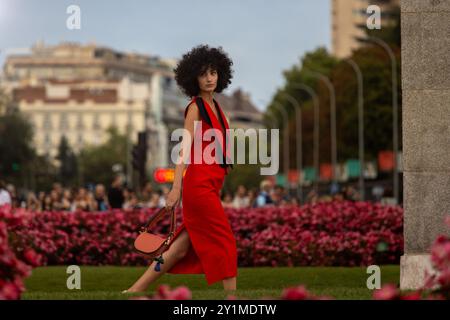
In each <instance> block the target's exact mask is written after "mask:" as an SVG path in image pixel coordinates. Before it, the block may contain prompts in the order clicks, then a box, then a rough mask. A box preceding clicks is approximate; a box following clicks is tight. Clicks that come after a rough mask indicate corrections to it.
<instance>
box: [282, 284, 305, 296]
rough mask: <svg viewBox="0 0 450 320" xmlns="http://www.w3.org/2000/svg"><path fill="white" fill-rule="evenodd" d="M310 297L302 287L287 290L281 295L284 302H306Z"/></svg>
mask: <svg viewBox="0 0 450 320" xmlns="http://www.w3.org/2000/svg"><path fill="white" fill-rule="evenodd" d="M308 296H309V293H308V291H307V290H306V288H305V287H304V286H302V285H300V286H298V287H289V288H285V289H284V290H283V292H282V294H281V298H282V299H284V300H305V299H307V298H308Z"/></svg>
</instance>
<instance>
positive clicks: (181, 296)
mask: <svg viewBox="0 0 450 320" xmlns="http://www.w3.org/2000/svg"><path fill="white" fill-rule="evenodd" d="M191 298H192V293H191V290H189V288H188V287H186V286H179V287H176V288H175V289H173V290H172V291H171V292H170V294H169V297H168V299H170V300H190V299H191Z"/></svg>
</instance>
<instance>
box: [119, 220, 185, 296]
mask: <svg viewBox="0 0 450 320" xmlns="http://www.w3.org/2000/svg"><path fill="white" fill-rule="evenodd" d="M190 245H191V244H190V240H189V234H188V233H187V231H186V229H184V230H183V231H181V232H180V234H179V235H178V236H177V238H176V239H175V240H174V241H173V243H172V244H171V245H170V247H169V249H167V250H166V251H165V252H164V253H163V254H162V256H163V259H164V263H162V264H161V265H160V266H161V271H155V270H154V267H155V264H156V263H157V262H156V261H153V262H152V264H151V265H150V266H149V268H148V269H147V270H146V271H145V273H144V274H143V275H142V276H141V277H140V278H139V279H138V280H137V281H136V282H135V283H134V284H133V285H132V286H131V288H130V289H128V290H127V292H143V291H146V290H147V288H148V286H149V285H150V284H151V283H152V282H153V281H155V280H156V279H158V278H159V277H160V276H161V275H163V274H164V273H165V272H166V271H167V270H169V269H170V267H172V266H173V265H174V264H175V263H176V262H177V261H178V260H180V259H181V258H183V257H184V256H185V255H186V253H187V252H188V250H189V246H190Z"/></svg>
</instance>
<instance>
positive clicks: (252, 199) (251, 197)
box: [247, 189, 258, 208]
mask: <svg viewBox="0 0 450 320" xmlns="http://www.w3.org/2000/svg"><path fill="white" fill-rule="evenodd" d="M257 194H258V191H257V190H256V189H250V190H248V195H247V197H248V207H249V208H254V207H256V195H257Z"/></svg>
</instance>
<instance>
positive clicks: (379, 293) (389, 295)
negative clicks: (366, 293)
mask: <svg viewBox="0 0 450 320" xmlns="http://www.w3.org/2000/svg"><path fill="white" fill-rule="evenodd" d="M398 297H399V291H398V289H397V287H396V286H395V285H393V284H391V283H389V284H385V285H384V286H383V287H381V289H378V290H375V292H374V293H373V298H374V299H375V300H394V299H397V298H398Z"/></svg>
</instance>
